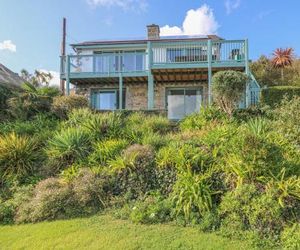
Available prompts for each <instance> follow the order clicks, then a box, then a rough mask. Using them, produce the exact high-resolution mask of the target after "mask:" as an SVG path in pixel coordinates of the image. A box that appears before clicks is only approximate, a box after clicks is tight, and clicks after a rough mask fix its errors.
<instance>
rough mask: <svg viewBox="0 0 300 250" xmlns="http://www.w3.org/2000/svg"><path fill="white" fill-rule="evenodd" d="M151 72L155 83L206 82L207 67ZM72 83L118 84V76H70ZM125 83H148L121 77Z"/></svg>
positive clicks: (143, 80) (139, 79)
mask: <svg viewBox="0 0 300 250" xmlns="http://www.w3.org/2000/svg"><path fill="white" fill-rule="evenodd" d="M230 69H231V68H227V67H226V68H213V73H215V72H218V71H221V70H230ZM232 70H239V71H244V70H245V68H244V67H240V68H236V67H235V68H232ZM152 74H153V77H154V81H155V82H156V83H178V82H183V83H189V82H190V83H192V82H207V81H208V70H207V68H193V69H153V70H152ZM70 81H71V83H73V84H112V85H113V84H119V78H118V77H89V78H80V77H78V78H72V79H70ZM123 83H125V84H144V83H148V77H147V76H130V77H128V76H127V77H123Z"/></svg>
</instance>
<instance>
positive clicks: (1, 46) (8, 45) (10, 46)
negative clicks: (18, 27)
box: [0, 40, 17, 52]
mask: <svg viewBox="0 0 300 250" xmlns="http://www.w3.org/2000/svg"><path fill="white" fill-rule="evenodd" d="M0 50H9V51H11V52H16V51H17V46H16V45H15V44H14V43H13V42H12V41H11V40H5V41H3V42H0Z"/></svg>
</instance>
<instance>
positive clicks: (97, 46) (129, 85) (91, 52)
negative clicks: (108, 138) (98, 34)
mask: <svg viewBox="0 0 300 250" xmlns="http://www.w3.org/2000/svg"><path fill="white" fill-rule="evenodd" d="M147 31H148V37H147V39H140V40H115V41H104V40H102V41H89V42H83V43H77V44H71V46H72V48H73V50H74V51H75V52H76V55H67V56H66V57H63V58H61V78H62V79H65V80H66V92H67V93H69V91H70V83H72V84H73V85H74V86H75V89H76V93H77V94H83V95H86V96H87V97H88V98H89V100H90V103H91V106H92V108H94V109H96V110H116V109H126V110H158V111H166V112H167V114H168V117H169V118H170V119H181V118H183V117H184V116H186V115H187V114H190V113H192V112H195V111H198V110H200V108H201V106H204V105H208V104H210V103H211V102H212V94H211V93H212V91H211V82H212V75H213V74H214V73H215V72H217V71H220V70H229V69H230V70H238V71H242V72H246V73H247V74H248V75H249V76H250V77H251V79H252V80H251V83H250V84H249V85H248V86H247V89H246V91H245V96H244V98H243V100H242V101H241V103H240V107H248V106H250V105H254V104H256V103H257V102H258V93H259V85H258V83H257V82H256V80H255V79H254V77H253V76H252V74H251V73H250V71H249V52H248V40H224V39H222V38H220V37H218V36H216V35H208V36H172V37H161V36H160V30H159V26H158V25H155V24H153V25H149V26H147Z"/></svg>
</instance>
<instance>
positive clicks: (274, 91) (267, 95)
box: [260, 86, 300, 106]
mask: <svg viewBox="0 0 300 250" xmlns="http://www.w3.org/2000/svg"><path fill="white" fill-rule="evenodd" d="M285 96H286V97H287V98H288V99H291V98H292V97H293V96H300V87H295V86H274V87H269V88H267V89H262V91H261V99H260V100H261V103H262V104H266V105H270V106H275V105H277V104H279V103H280V102H281V101H282V99H283V98H284V97H285Z"/></svg>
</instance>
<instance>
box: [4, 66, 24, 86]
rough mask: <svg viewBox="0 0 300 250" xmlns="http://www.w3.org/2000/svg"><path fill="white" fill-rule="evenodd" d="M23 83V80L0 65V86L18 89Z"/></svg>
mask: <svg viewBox="0 0 300 250" xmlns="http://www.w3.org/2000/svg"><path fill="white" fill-rule="evenodd" d="M22 83H23V80H22V78H21V77H19V75H18V74H17V73H15V72H13V71H11V70H10V69H8V68H7V67H5V66H4V65H3V64H1V63H0V84H2V85H5V86H13V87H18V86H20V85H21V84H22Z"/></svg>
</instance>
